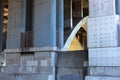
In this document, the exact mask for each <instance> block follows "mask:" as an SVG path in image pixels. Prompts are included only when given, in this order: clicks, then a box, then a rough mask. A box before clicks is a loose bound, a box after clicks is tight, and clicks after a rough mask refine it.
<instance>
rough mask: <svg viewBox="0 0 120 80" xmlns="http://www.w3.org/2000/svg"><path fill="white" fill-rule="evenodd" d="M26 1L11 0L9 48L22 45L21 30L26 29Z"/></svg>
mask: <svg viewBox="0 0 120 80" xmlns="http://www.w3.org/2000/svg"><path fill="white" fill-rule="evenodd" d="M25 1H26V0H24V1H22V0H9V12H8V13H9V16H8V27H7V28H8V31H7V49H11V48H20V47H21V32H23V31H24V29H25V22H24V21H25V16H26V15H25V14H24V13H25V8H26V7H25ZM16 5H17V6H16Z"/></svg>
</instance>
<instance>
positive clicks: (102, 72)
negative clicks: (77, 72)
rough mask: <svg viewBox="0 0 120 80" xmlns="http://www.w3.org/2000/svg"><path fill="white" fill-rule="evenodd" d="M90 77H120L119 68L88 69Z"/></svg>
mask: <svg viewBox="0 0 120 80" xmlns="http://www.w3.org/2000/svg"><path fill="white" fill-rule="evenodd" d="M89 75H91V76H118V77H119V76H120V67H90V68H89Z"/></svg>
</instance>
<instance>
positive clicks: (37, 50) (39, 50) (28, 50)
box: [4, 47, 57, 53]
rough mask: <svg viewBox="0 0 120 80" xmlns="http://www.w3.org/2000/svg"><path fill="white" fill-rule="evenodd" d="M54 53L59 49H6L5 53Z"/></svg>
mask: <svg viewBox="0 0 120 80" xmlns="http://www.w3.org/2000/svg"><path fill="white" fill-rule="evenodd" d="M47 51H49V52H53V51H57V47H35V48H19V49H5V50H4V52H6V53H9V52H47Z"/></svg>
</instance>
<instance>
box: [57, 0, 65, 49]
mask: <svg viewBox="0 0 120 80" xmlns="http://www.w3.org/2000/svg"><path fill="white" fill-rule="evenodd" d="M63 45H64V0H57V46H58V47H59V48H62V47H63Z"/></svg>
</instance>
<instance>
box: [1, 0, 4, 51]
mask: <svg viewBox="0 0 120 80" xmlns="http://www.w3.org/2000/svg"><path fill="white" fill-rule="evenodd" d="M3 14H4V0H0V52H2V35H3Z"/></svg>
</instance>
